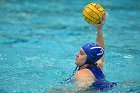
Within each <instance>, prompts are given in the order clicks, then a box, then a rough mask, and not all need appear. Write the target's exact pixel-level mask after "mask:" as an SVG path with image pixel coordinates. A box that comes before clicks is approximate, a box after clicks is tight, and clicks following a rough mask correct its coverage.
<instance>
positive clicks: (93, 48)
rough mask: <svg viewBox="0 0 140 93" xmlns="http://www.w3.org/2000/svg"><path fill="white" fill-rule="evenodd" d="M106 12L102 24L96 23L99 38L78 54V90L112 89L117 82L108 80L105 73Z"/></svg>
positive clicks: (86, 45)
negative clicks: (104, 30)
mask: <svg viewBox="0 0 140 93" xmlns="http://www.w3.org/2000/svg"><path fill="white" fill-rule="evenodd" d="M105 18H106V16H105V14H104V15H103V17H102V19H101V23H100V24H94V25H95V26H96V28H97V38H96V44H95V43H87V44H85V45H83V46H82V48H81V49H80V51H79V52H78V53H77V54H76V61H75V64H76V65H77V66H78V68H79V69H78V71H77V72H76V73H75V76H74V77H75V81H76V85H77V90H84V89H88V88H92V89H95V90H108V89H111V88H112V87H113V86H114V85H116V83H112V82H108V81H107V80H106V79H105V76H104V74H103V71H102V70H103V61H104V38H103V35H102V26H103V24H104V23H105Z"/></svg>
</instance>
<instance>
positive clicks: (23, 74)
mask: <svg viewBox="0 0 140 93" xmlns="http://www.w3.org/2000/svg"><path fill="white" fill-rule="evenodd" d="M91 2H93V0H74V1H73V0H69V1H67V0H40V1H39V0H0V93H48V92H50V93H57V92H59V93H63V92H64V93H69V92H68V90H65V88H69V89H73V88H74V86H75V85H74V84H69V85H61V84H60V83H59V82H60V81H62V80H64V79H66V78H67V77H69V76H70V75H71V74H72V71H73V69H74V68H75V64H74V60H75V54H76V53H77V52H78V50H79V48H80V47H81V46H82V45H83V44H84V43H86V42H95V39H96V31H95V30H96V29H95V27H93V26H92V25H89V24H87V23H86V22H85V21H84V19H83V18H82V12H81V11H82V9H83V7H84V6H85V5H86V4H88V3H91ZM94 2H98V3H100V4H101V5H102V6H104V8H105V10H106V12H107V21H106V24H105V25H104V39H105V47H106V59H105V62H104V73H105V75H106V77H107V79H108V80H110V81H115V82H118V83H119V84H120V85H119V86H117V87H116V88H114V89H113V90H110V91H108V92H109V93H140V80H139V79H140V73H139V71H140V68H139V67H140V49H139V47H140V41H139V38H140V16H139V15H140V11H139V10H140V5H139V3H140V1H139V0H127V1H123V0H113V1H108V0H104V1H103V0H94ZM58 88H59V89H58ZM83 93H87V91H86V92H85V91H83ZM88 93H91V91H89V92H88ZM98 93H100V92H98Z"/></svg>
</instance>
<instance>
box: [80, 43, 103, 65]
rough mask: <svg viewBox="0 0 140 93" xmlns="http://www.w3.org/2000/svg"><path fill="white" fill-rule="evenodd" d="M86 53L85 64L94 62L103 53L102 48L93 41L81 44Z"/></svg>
mask: <svg viewBox="0 0 140 93" xmlns="http://www.w3.org/2000/svg"><path fill="white" fill-rule="evenodd" d="M82 49H83V50H84V52H85V53H86V55H87V59H86V62H85V64H96V62H97V61H98V60H99V59H100V58H101V57H102V56H103V55H104V49H103V48H102V47H101V46H99V45H98V44H95V43H87V44H85V45H83V46H82Z"/></svg>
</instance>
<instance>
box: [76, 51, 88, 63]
mask: <svg viewBox="0 0 140 93" xmlns="http://www.w3.org/2000/svg"><path fill="white" fill-rule="evenodd" d="M86 59H87V55H86V53H85V52H84V50H83V49H82V48H81V49H80V50H79V52H78V53H77V54H76V60H75V64H76V65H77V66H82V65H83V64H84V63H85V61H86Z"/></svg>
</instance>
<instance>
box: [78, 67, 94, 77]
mask: <svg viewBox="0 0 140 93" xmlns="http://www.w3.org/2000/svg"><path fill="white" fill-rule="evenodd" d="M75 77H77V78H81V77H93V74H92V72H91V71H90V70H89V69H87V68H85V69H81V70H79V71H77V72H76V73H75Z"/></svg>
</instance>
